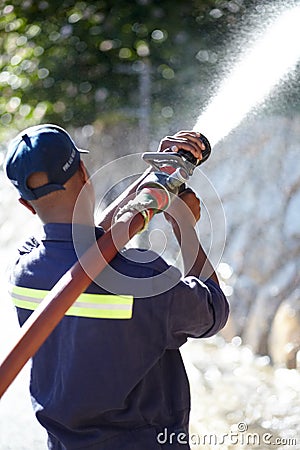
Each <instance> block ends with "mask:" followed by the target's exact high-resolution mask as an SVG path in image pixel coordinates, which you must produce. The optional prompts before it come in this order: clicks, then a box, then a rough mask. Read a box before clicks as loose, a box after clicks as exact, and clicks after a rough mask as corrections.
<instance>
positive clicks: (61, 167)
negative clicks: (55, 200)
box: [5, 124, 88, 200]
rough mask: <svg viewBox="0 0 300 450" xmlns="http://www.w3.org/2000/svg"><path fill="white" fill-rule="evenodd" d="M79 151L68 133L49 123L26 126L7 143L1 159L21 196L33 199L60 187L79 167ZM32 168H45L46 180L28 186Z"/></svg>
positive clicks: (41, 169) (62, 187)
mask: <svg viewBox="0 0 300 450" xmlns="http://www.w3.org/2000/svg"><path fill="white" fill-rule="evenodd" d="M80 153H88V151H87V150H82V149H79V148H77V147H76V145H75V143H74V142H73V140H72V139H71V137H70V135H69V134H68V133H67V132H66V131H65V130H64V129H63V128H61V127H59V126H57V125H52V124H44V125H37V126H34V127H30V128H27V129H26V130H24V131H22V132H21V133H20V134H18V136H17V137H15V138H14V139H13V140H12V141H11V142H10V144H9V147H8V152H7V156H6V160H5V170H6V174H7V176H8V178H9V179H10V180H11V182H12V183H13V184H14V186H15V187H16V188H17V189H18V191H19V194H20V196H21V197H22V198H23V199H24V200H36V199H38V198H40V197H42V196H44V195H47V194H49V193H50V192H53V191H57V190H62V189H65V188H64V186H63V185H64V184H65V183H66V182H67V181H68V180H69V178H71V177H72V176H73V175H74V174H75V172H76V170H77V169H78V167H79V162H80ZM35 172H45V173H46V174H47V175H48V183H47V184H45V185H43V186H40V187H37V188H35V189H30V188H29V187H28V185H27V180H28V177H29V176H30V175H32V174H33V173H35Z"/></svg>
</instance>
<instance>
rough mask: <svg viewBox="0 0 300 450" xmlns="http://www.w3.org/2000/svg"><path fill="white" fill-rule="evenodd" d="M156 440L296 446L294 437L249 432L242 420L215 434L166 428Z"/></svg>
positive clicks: (175, 442)
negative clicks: (221, 432)
mask: <svg viewBox="0 0 300 450" xmlns="http://www.w3.org/2000/svg"><path fill="white" fill-rule="evenodd" d="M156 438H157V442H158V443H159V444H161V445H163V444H170V445H172V444H179V445H180V444H181V445H187V444H189V445H190V447H192V446H196V445H197V446H200V445H210V446H213V447H219V446H220V445H239V446H243V447H247V446H248V447H250V448H251V449H252V448H253V447H259V446H272V447H273V448H274V446H275V445H276V446H277V445H280V446H285V445H286V446H295V447H296V446H297V439H296V438H284V437H278V436H274V434H272V433H269V432H266V433H262V434H260V433H250V432H248V425H247V424H246V423H244V422H240V423H238V424H237V429H236V430H235V431H230V432H229V433H224V434H221V435H217V434H203V435H200V434H197V433H190V434H189V435H187V434H186V433H184V432H177V433H175V432H171V431H170V430H168V429H167V428H164V430H163V431H162V432H160V433H158V435H157V437H156Z"/></svg>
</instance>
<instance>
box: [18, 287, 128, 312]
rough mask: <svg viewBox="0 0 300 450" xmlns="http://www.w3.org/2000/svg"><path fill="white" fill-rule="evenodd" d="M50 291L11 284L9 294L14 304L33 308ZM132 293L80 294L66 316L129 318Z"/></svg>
mask: <svg viewBox="0 0 300 450" xmlns="http://www.w3.org/2000/svg"><path fill="white" fill-rule="evenodd" d="M49 292H50V291H43V290H40V289H31V288H24V287H21V286H11V287H10V295H11V297H12V299H13V302H14V304H15V306H17V307H19V308H24V309H30V310H34V309H36V308H37V307H38V306H39V304H40V303H41V302H42V301H43V299H44V298H45V297H46V295H47V294H48V293H49ZM132 307H133V296H132V295H110V294H108V295H106V294H86V293H83V294H81V295H80V296H79V297H78V299H77V300H76V302H75V303H74V304H73V305H72V306H71V307H70V308H69V309H68V311H67V312H66V314H65V315H66V316H78V317H90V318H95V319H131V317H132Z"/></svg>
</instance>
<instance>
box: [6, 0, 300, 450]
mask: <svg viewBox="0 0 300 450" xmlns="http://www.w3.org/2000/svg"><path fill="white" fill-rule="evenodd" d="M118 3H120V5H119V4H118ZM299 23H300V2H299V1H296V0H294V1H280V0H279V1H258V0H235V1H225V0H224V1H223V0H206V1H203V0H201V1H200V0H194V1H177V2H176V8H175V7H174V2H173V1H171V0H168V1H164V2H160V1H158V0H136V1H130V2H129V1H123V2H113V1H108V0H103V1H101V2H100V1H94V2H90V1H81V2H72V1H67V0H64V1H56V0H55V1H52V0H51V1H48V2H47V1H43V0H41V1H38V2H35V1H31V0H23V1H19V0H15V1H14V2H11V3H10V2H9V1H2V2H0V67H1V72H0V89H1V96H0V125H1V126H0V139H1V144H0V162H1V163H2V162H3V159H4V155H5V151H6V144H7V142H8V140H9V139H10V138H11V137H13V136H14V135H15V134H16V133H17V131H18V130H20V129H23V128H25V127H27V126H30V125H33V124H38V123H47V122H53V123H57V124H59V125H61V126H63V127H65V128H67V129H68V131H70V133H71V134H72V136H73V137H74V139H75V141H76V142H77V144H78V145H79V146H82V147H84V148H87V147H89V148H90V150H91V152H90V155H89V156H88V157H87V159H86V163H87V165H88V167H89V169H90V171H91V173H94V172H96V171H97V170H99V169H101V168H102V171H101V170H100V172H99V173H100V174H101V176H100V178H99V177H98V178H97V183H98V186H96V190H97V195H98V200H99V202H100V200H102V197H103V195H104V194H106V195H105V202H110V201H111V200H112V199H113V198H114V196H116V195H117V193H118V192H120V191H121V190H122V189H124V186H125V184H126V183H127V184H128V182H129V180H130V176H131V175H134V174H136V173H138V172H140V171H141V170H143V164H142V163H141V162H140V160H139V159H138V156H136V158H135V157H133V159H130V158H129V159H126V158H125V159H124V156H126V155H129V154H130V155H137V154H139V153H141V152H143V151H145V150H155V149H156V148H157V145H158V143H159V140H160V139H161V138H162V137H163V136H164V135H168V134H172V133H174V132H176V131H178V130H179V129H193V128H195V129H196V130H198V131H202V132H203V133H204V134H205V135H206V136H207V137H208V139H209V140H210V142H211V143H212V144H213V152H212V156H211V157H210V159H209V160H208V161H207V162H206V163H205V164H204V165H203V166H201V170H200V169H196V171H195V173H194V175H193V178H192V179H191V186H192V187H193V188H194V189H195V190H196V192H197V194H198V195H199V197H200V198H201V201H202V211H203V217H202V220H201V221H200V224H199V228H198V233H199V236H200V238H201V240H202V242H203V245H204V247H205V248H206V250H207V251H208V252H210V256H211V258H212V260H213V262H214V264H215V266H216V267H217V268H218V273H219V276H220V279H221V282H222V286H223V289H224V292H225V293H226V295H227V297H228V300H229V302H230V304H231V316H230V320H229V322H228V325H227V326H226V328H225V329H224V330H223V331H222V332H221V333H220V334H219V335H218V336H217V337H214V338H211V339H208V340H206V341H203V342H202V341H191V342H189V343H187V344H186V345H185V346H184V348H183V351H182V353H183V356H184V361H185V363H186V368H187V371H188V375H189V378H190V382H191V390H192V414H191V432H192V433H193V435H195V436H198V437H199V439H198V442H197V439H195V441H194V442H193V444H195V445H193V446H192V448H195V449H217V448H222V449H223V450H231V449H232V450H233V449H239V448H249V449H252V448H253V447H254V444H255V443H256V444H257V443H259V442H258V441H255V442H253V439H255V436H258V437H259V439H260V448H268V447H269V446H270V444H268V443H266V442H263V438H264V436H265V435H266V434H269V435H271V436H272V437H271V438H270V442H271V445H272V448H274V449H294V450H295V449H297V448H299V446H300V440H299V439H300V438H299V435H300V428H299V423H300V420H299V419H300V404H299V398H300V395H299V394H300V374H299V366H300V357H299V355H300V353H299V350H300V283H299V281H300V276H299V273H300V270H299V269H300V244H299V243H300V240H299V237H300V163H299V151H300V144H299V142H300V115H299V112H300V101H299V98H300V95H299V94H300V92H299V79H300V76H299V75H300V73H299V61H300V47H299V42H300V28H299ZM137 159H138V162H134V163H132V161H137ZM126 161H127V162H126ZM128 161H129V162H128ZM103 167H104V169H103ZM125 178H126V181H124V182H121V184H120V186H119V187H118V186H117V187H115V188H114V189H111V187H112V186H111V185H112V183H113V184H115V183H116V181H122V180H123V179H125ZM0 181H1V191H0V195H1V217H2V220H1V224H0V226H1V233H0V252H1V254H0V261H1V274H0V276H1V286H2V292H1V303H0V310H1V314H0V354H1V356H4V355H5V354H6V352H7V351H8V350H9V349H10V348H11V346H12V345H13V342H14V339H16V335H17V331H18V325H17V321H16V316H15V313H14V310H13V308H12V306H11V304H10V300H9V299H8V297H7V295H6V287H5V284H6V280H7V275H6V271H7V269H6V268H7V267H8V266H9V263H10V261H11V260H13V258H14V255H15V253H14V252H15V249H16V247H17V245H18V243H19V242H21V241H22V240H23V239H25V238H26V236H28V235H30V234H33V233H39V226H38V223H37V221H36V219H35V218H34V217H33V216H32V217H31V216H30V214H29V213H28V212H26V211H25V209H24V211H23V210H22V207H21V206H20V205H19V204H18V202H17V194H16V192H14V189H13V188H12V187H11V186H10V185H9V184H8V182H7V181H6V180H5V176H4V174H3V171H1V173H0ZM158 227H159V228H160V229H161V230H162V231H161V232H155V230H156V229H157V228H158ZM133 244H134V245H140V246H145V245H146V246H149V245H151V246H152V247H153V248H155V249H156V250H157V251H158V252H159V253H162V254H163V256H164V257H165V258H166V259H167V260H168V261H169V262H172V259H174V257H175V255H177V254H178V249H177V247H176V244H175V241H174V240H173V239H172V236H170V232H169V229H168V228H167V225H166V224H165V223H164V221H163V219H162V218H161V217H159V216H158V217H157V218H155V219H154V221H153V223H152V224H151V227H150V230H149V232H148V233H145V234H143V235H142V236H141V237H139V238H138V239H135V240H134V243H133ZM28 371H29V367H28V366H27V367H26V368H25V370H24V371H23V372H22V373H21V374H20V376H19V377H18V378H17V379H16V381H15V382H14V383H13V384H12V386H11V387H10V388H9V389H8V391H7V393H6V394H5V395H4V396H3V398H2V400H1V403H0V448H1V450H9V449H13V450H16V449H18V450H19V449H20V450H23V449H24V450H25V449H26V450H29V449H30V450H31V449H33V448H34V449H41V450H43V449H45V448H46V444H45V435H44V432H43V430H42V429H41V428H40V427H39V425H38V424H37V423H36V421H35V419H34V416H33V413H32V412H31V406H30V399H29V394H28V391H27V385H28V373H29V372H28ZM243 424H244V425H245V426H244V425H243ZM226 433H227V434H228V435H229V437H227V441H225V442H224V443H223V444H222V443H221V441H222V436H224V435H225V434H226ZM230 433H231V434H230ZM235 433H237V435H238V438H237V439H238V442H236V441H234V440H233V438H232V436H233V435H234V434H235ZM205 435H208V437H207V439H206V440H204V436H205ZM209 436H210V439H209ZM230 436H231V439H230ZM243 439H244V440H243ZM247 439H248V441H249V442H247ZM251 439H252V440H251ZM257 439H258V438H257ZM276 439H277V440H276ZM295 439H298V441H297V442H296V441H295ZM196 444H198V445H196ZM221 444H222V445H221Z"/></svg>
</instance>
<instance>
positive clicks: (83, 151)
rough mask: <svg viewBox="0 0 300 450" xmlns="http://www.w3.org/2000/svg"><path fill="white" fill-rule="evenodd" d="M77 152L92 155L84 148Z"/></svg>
mask: <svg viewBox="0 0 300 450" xmlns="http://www.w3.org/2000/svg"><path fill="white" fill-rule="evenodd" d="M77 150H78V151H79V153H90V152H89V150H84V149H83V148H78V149H77Z"/></svg>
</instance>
